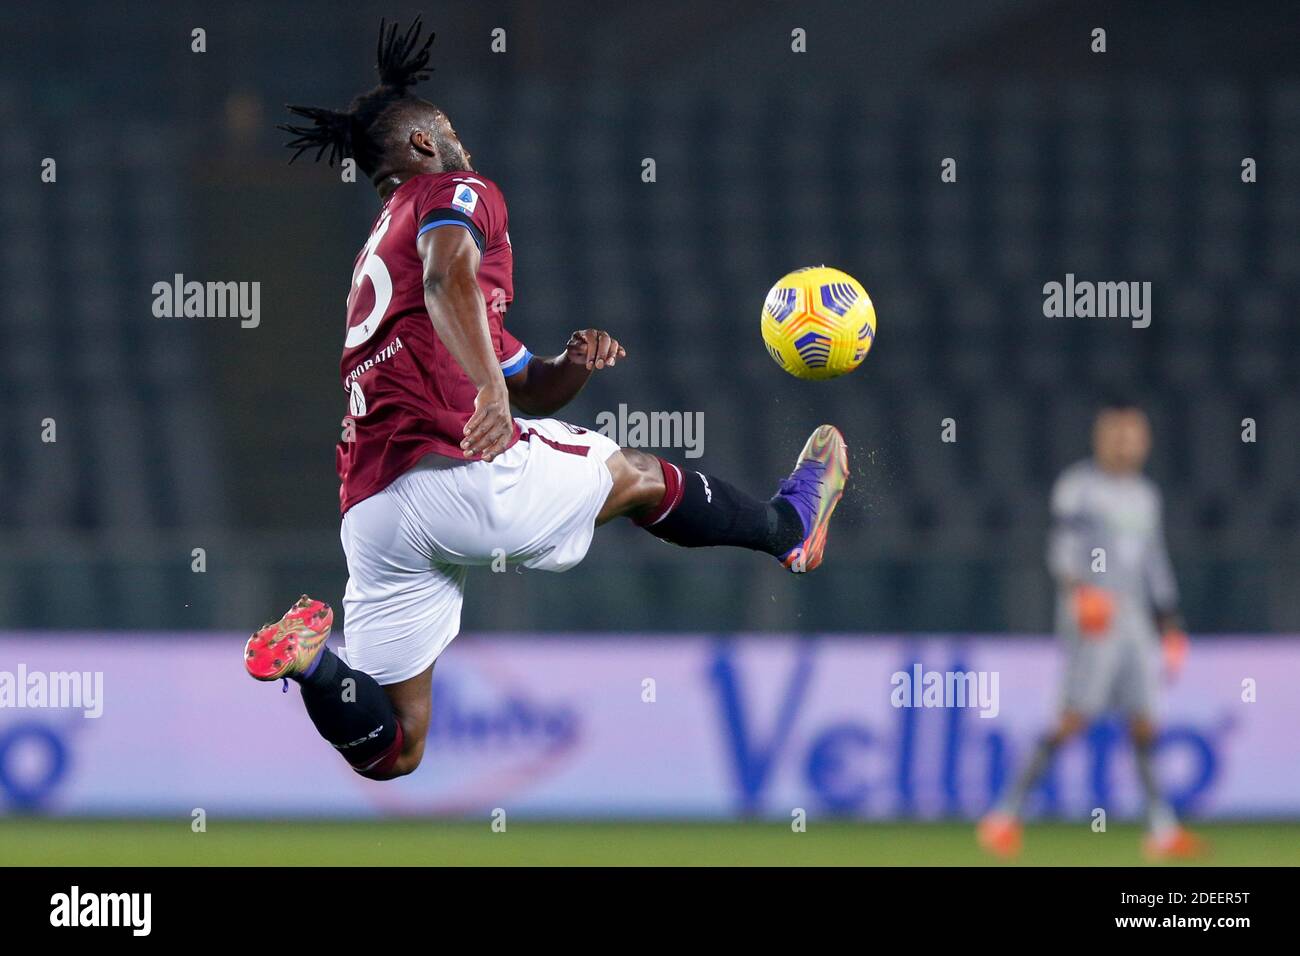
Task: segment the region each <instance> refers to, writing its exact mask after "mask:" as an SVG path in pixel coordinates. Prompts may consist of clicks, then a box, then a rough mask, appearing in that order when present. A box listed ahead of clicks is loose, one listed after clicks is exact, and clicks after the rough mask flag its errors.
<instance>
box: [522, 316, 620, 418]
mask: <svg viewBox="0 0 1300 956" xmlns="http://www.w3.org/2000/svg"><path fill="white" fill-rule="evenodd" d="M626 357H627V350H626V349H624V348H623V346H621V345H619V344H618V340H617V339H615V338H614V337H613V336H612V335H610V334H609V333H608V332H602V331H601V330H600V329H579V330H578V331H577V332H574V333H573V334H572V335H571V336H569V341H568V344H566V345H565V347H564V351H563V352H561V353H560V354H559V355H557V356H555V357H554V358H548V359H543V358H538V357H536V356H534V357H533V358H532V360H531V361H529V363H528V364H527V365H525V366H524V368H523V370H522V371H520V372H518V373H517V374H515V375H511V376H510V377H509V378H508V379H506V387H507V388H509V390H510V400H511V401H512V402H514V403H515V405H516V406H517V407H518V408H519V410H520V411H522V412H524V413H525V414H527V415H551V414H554V413H555V412H557V411H559V410H560V409H561V408H563V407H564V406H565V405H567V404H569V402H571V401H573V398H574V396H576V395H577V394H578V393H579V392H580V391H582V386H584V385H586V384H587V379H588V378H590V377H591V373H592V372H594V371H596V370H597V369H603V368H606V367H608V368H613V367H614V365H615V363H616V362H617V361H618V359H621V358H626Z"/></svg>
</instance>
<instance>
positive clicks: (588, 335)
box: [564, 329, 627, 371]
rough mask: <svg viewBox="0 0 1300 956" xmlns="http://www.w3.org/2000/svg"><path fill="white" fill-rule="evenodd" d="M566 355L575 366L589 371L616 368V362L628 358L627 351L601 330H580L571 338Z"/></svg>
mask: <svg viewBox="0 0 1300 956" xmlns="http://www.w3.org/2000/svg"><path fill="white" fill-rule="evenodd" d="M564 354H565V356H566V357H567V358H568V359H569V361H570V362H572V363H573V364H575V365H581V366H583V367H584V368H586V369H588V370H589V371H590V370H591V369H597V368H604V367H605V366H606V365H608V366H609V367H610V368H613V367H614V362H615V361H616V360H618V359H621V358H626V357H627V350H626V349H625V348H623V346H621V345H619V344H618V340H617V339H616V338H614V337H613V336H612V335H610V334H609V333H608V332H602V331H601V330H600V329H579V330H578V331H576V332H574V333H573V334H572V335H570V336H569V342H568V344H567V345H566V346H565V347H564Z"/></svg>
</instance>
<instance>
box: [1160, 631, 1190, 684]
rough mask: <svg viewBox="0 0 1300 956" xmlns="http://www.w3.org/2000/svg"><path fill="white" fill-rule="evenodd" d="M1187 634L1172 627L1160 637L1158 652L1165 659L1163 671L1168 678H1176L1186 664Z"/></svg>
mask: <svg viewBox="0 0 1300 956" xmlns="http://www.w3.org/2000/svg"><path fill="white" fill-rule="evenodd" d="M1187 648H1188V642H1187V634H1186V633H1185V632H1183V631H1182V630H1180V629H1179V628H1176V627H1173V628H1169V629H1168V630H1166V631H1165V632H1164V633H1163V634H1161V635H1160V652H1161V654H1162V655H1163V656H1164V659H1165V671H1166V672H1167V673H1168V674H1169V676H1170V677H1177V676H1178V675H1179V674H1181V673H1182V672H1183V666H1184V665H1185V664H1186V663H1187Z"/></svg>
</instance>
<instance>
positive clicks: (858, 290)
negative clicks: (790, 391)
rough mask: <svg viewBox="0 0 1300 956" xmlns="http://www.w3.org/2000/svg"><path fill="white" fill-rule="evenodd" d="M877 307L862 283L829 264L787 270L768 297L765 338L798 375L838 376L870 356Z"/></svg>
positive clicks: (782, 363) (770, 349) (771, 351)
mask: <svg viewBox="0 0 1300 956" xmlns="http://www.w3.org/2000/svg"><path fill="white" fill-rule="evenodd" d="M875 338H876V309H875V307H874V306H873V305H872V304H871V297H870V296H868V295H867V290H866V289H864V288H862V283H860V282H858V280H857V279H855V278H853V276H851V275H848V274H847V273H844V272H841V271H840V270H839V269H832V268H830V267H829V266H813V267H810V268H807V269H797V270H795V271H794V272H791V273H790V274H789V275H786V276H782V277H781V279H780V281H779V282H777V284H776V285H774V286H772V289H771V291H770V292H768V294H767V298H766V299H765V300H764V301H763V341H764V342H766V343H767V351H768V353H769V354H770V355H771V356H772V358H773V360H774V361H775V362H776V364H777V365H779V366H781V367H782V368H783V369H785V370H786V371H787V372H789V373H790V374H791V375H793V376H794V377H795V378H808V379H826V378H837V377H838V376H840V375H843V374H845V373H846V372H851V371H853V370H854V369H855V368H857V367H858V366H859V365H861V364H862V360H863V359H864V358H866V357H867V352H868V351H870V350H871V343H872V342H873V341H875Z"/></svg>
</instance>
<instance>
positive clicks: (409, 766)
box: [357, 739, 424, 780]
mask: <svg viewBox="0 0 1300 956" xmlns="http://www.w3.org/2000/svg"><path fill="white" fill-rule="evenodd" d="M423 759H424V740H423V739H421V740H418V741H416V742H415V743H414V744H411V743H407V744H406V745H404V746H403V747H402V752H401V753H400V754H398V755H397V759H396V760H394V761H391V762H388V763H385V764H384V765H383V766H381V767H377V768H375V769H372V770H358V771H357V773H359V774H361V776H363V777H365V778H366V779H367V780H396V779H397V778H398V777H405V776H406V775H407V774H409V773H414V772H415V769H416V768H417V767H419V766H420V761H421V760H423Z"/></svg>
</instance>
